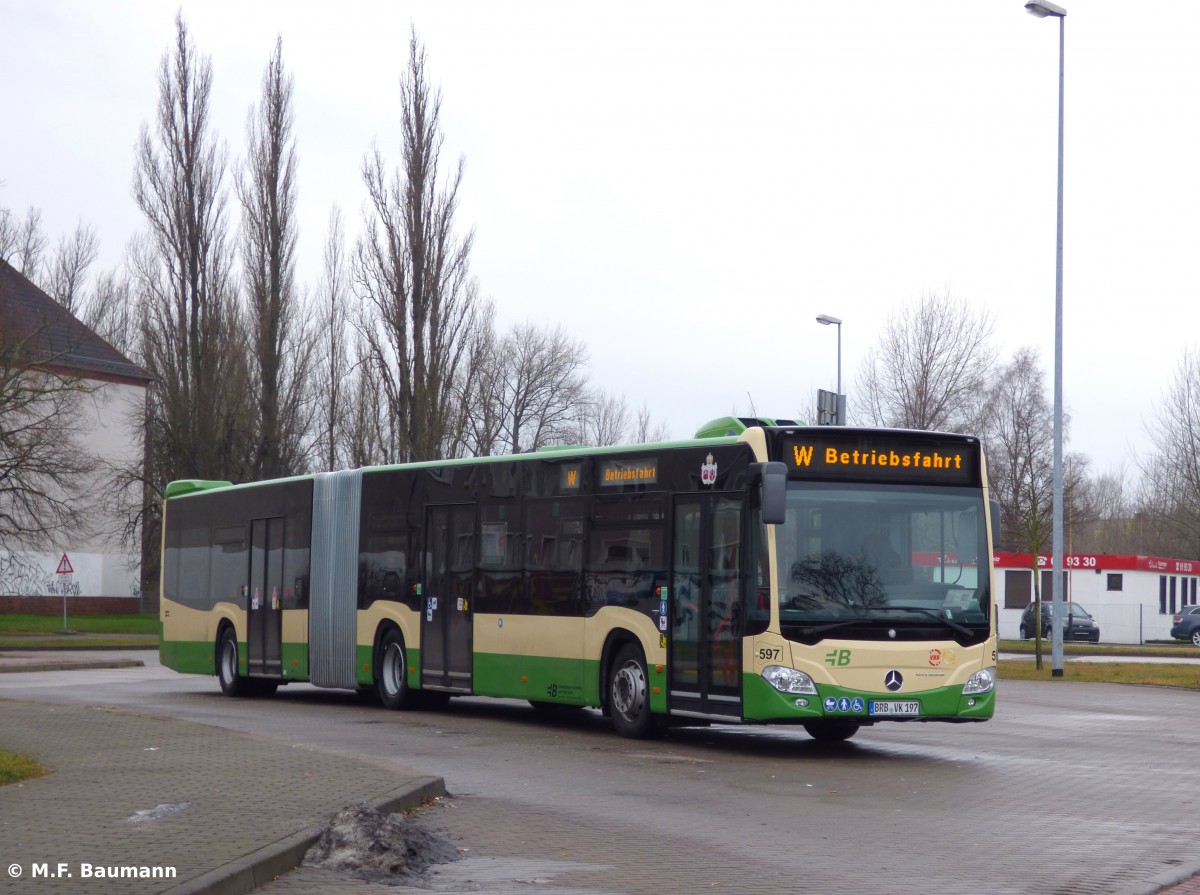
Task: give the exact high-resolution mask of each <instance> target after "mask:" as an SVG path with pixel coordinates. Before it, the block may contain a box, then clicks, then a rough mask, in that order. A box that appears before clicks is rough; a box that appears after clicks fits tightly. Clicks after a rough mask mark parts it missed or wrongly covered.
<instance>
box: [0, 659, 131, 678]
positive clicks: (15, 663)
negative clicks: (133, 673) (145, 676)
mask: <svg viewBox="0 0 1200 895" xmlns="http://www.w3.org/2000/svg"><path fill="white" fill-rule="evenodd" d="M145 666H146V663H145V662H143V661H142V660H141V659H94V660H89V659H49V660H43V659H28V660H27V659H13V658H9V657H7V656H0V674H5V673H16V672H20V671H77V670H94V669H97V668H144V667H145Z"/></svg>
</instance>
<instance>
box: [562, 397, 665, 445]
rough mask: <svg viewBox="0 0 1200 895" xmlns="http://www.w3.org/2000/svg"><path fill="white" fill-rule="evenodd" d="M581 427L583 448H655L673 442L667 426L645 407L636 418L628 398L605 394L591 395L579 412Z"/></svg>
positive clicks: (577, 438) (580, 436) (579, 435)
mask: <svg viewBox="0 0 1200 895" xmlns="http://www.w3.org/2000/svg"><path fill="white" fill-rule="evenodd" d="M578 425H579V429H578V431H579V434H578V435H577V436H576V440H577V441H578V443H579V444H587V445H596V446H602V445H614V444H652V443H654V442H659V441H667V440H668V439H669V438H670V432H669V431H668V430H667V427H666V424H665V423H655V422H654V421H653V419H652V417H651V415H650V409H649V408H648V407H647V406H646V405H645V404H643V405H642V406H641V408H640V409H639V410H638V411H637V413H636V414H634V413H632V412H631V411H630V409H629V404H628V402H627V401H626V400H625V396H624V395H608V394H605V393H604V392H602V391H595V392H591V393H589V394H588V397H587V399H586V400H585V401H584V403H583V404H582V405H581V407H580V409H579V424H578Z"/></svg>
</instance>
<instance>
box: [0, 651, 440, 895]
mask: <svg viewBox="0 0 1200 895" xmlns="http://www.w3.org/2000/svg"><path fill="white" fill-rule="evenodd" d="M141 664H144V663H143V661H142V660H141V659H140V658H139V656H138V651H136V650H128V651H115V652H111V653H105V654H103V655H100V654H88V653H71V652H70V651H62V652H58V651H55V652H37V653H13V652H5V653H2V654H0V672H36V671H61V670H64V669H72V668H76V669H79V670H80V671H81V672H86V671H87V670H89V669H95V668H120V667H129V666H130V665H135V666H136V665H141ZM0 748H3V749H5V750H8V751H12V752H18V753H21V754H24V755H28V756H30V757H33V758H35V759H36V760H37V761H39V762H40V763H41V764H42V765H43V766H44V767H45V768H46V769H47V770H48V771H49V773H47V774H46V775H45V776H43V777H40V778H36V779H33V780H26V781H24V782H23V783H19V784H11V785H8V786H0V866H3V867H4V868H5V869H4V871H3V873H2V874H0V895H9V893H13V895H17V893H21V895H24V893H44V895H50V893H60V892H61V893H76V892H79V893H92V892H113V893H116V892H128V893H152V892H153V893H172V895H185V893H187V895H199V893H210V895H240V893H245V892H250V891H252V890H253V889H255V888H257V887H259V886H262V885H264V884H266V883H268V882H270V881H271V880H273V879H276V878H277V877H278V876H279V875H281V874H284V873H286V872H288V871H289V870H292V869H293V868H295V867H297V866H298V865H299V864H300V862H301V860H302V859H303V856H304V853H305V852H306V851H307V850H308V848H309V846H311V845H312V843H313V842H315V841H316V839H317V836H318V835H319V833H320V831H321V829H322V828H323V827H324V825H325V824H326V822H327V821H328V820H329V819H330V818H331V817H332V816H333V815H334V814H335V813H336V812H338V811H340V810H341V809H343V808H345V807H347V806H351V805H356V804H366V805H369V806H371V807H373V808H376V809H377V810H379V811H382V812H384V813H388V812H393V811H400V810H403V809H405V808H409V807H415V806H416V805H419V804H421V803H422V802H424V801H426V800H428V799H432V798H437V797H439V796H442V795H444V794H445V784H444V781H443V780H442V779H441V778H440V777H433V776H429V775H427V774H424V773H422V772H420V771H418V770H416V769H403V770H399V771H393V772H383V771H381V770H380V768H379V766H378V765H367V764H366V763H364V762H361V761H358V760H356V759H354V758H353V757H349V756H346V755H341V754H334V753H330V752H329V751H325V750H318V749H308V748H302V747H296V746H289V745H288V744H286V743H281V742H279V741H277V740H271V739H268V738H265V737H257V736H253V735H249V734H242V733H237V732H233V731H229V730H223V729H219V728H216V727H210V726H207V725H203V724H196V723H192V722H187V721H179V720H175V719H170V718H159V717H151V716H148V715H141V714H138V713H135V712H131V711H128V710H126V709H119V708H113V707H104V706H71V705H50V704H46V703H38V702H24V701H15V700H0ZM114 876H115V877H116V878H117V879H116V881H114V880H113V879H112V878H113V877H114Z"/></svg>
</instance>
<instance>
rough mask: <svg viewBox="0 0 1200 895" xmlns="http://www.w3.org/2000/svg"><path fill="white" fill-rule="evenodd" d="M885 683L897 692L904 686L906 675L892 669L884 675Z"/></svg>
mask: <svg viewBox="0 0 1200 895" xmlns="http://www.w3.org/2000/svg"><path fill="white" fill-rule="evenodd" d="M883 685H884V686H885V687H887V688H888V689H889V690H891V691H892V692H893V693H895V692H896V691H897V690H899V689H900V688H901V687H903V686H904V675H902V674H901V673H900V672H898V671H896V670H895V669H892V670H891V671H889V672H888V673H887V674H885V675H884V676H883Z"/></svg>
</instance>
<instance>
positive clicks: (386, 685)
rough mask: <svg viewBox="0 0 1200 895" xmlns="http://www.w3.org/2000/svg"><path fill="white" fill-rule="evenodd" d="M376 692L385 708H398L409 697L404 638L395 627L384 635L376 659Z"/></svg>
mask: <svg viewBox="0 0 1200 895" xmlns="http://www.w3.org/2000/svg"><path fill="white" fill-rule="evenodd" d="M375 693H376V695H377V696H378V697H379V701H380V702H382V703H383V705H384V708H389V709H398V708H402V707H403V706H404V703H405V702H406V701H407V699H408V668H407V664H406V662H405V659H404V638H403V637H401V636H400V632H399V631H397V630H395V629H394V628H393V629H392V630H390V631H388V632H387V633H386V634H384V635H383V639H382V640H381V641H380V642H379V652H378V653H377V655H376V659H375Z"/></svg>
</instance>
